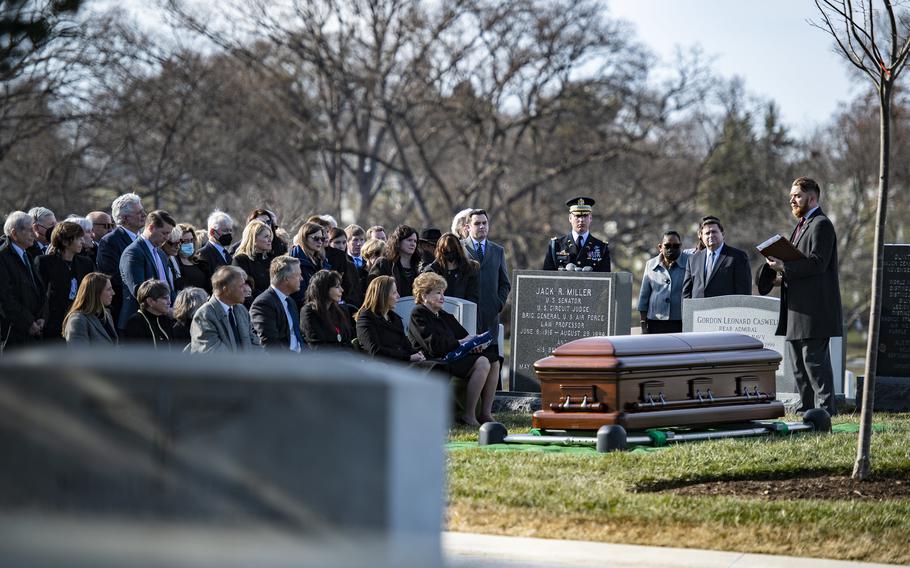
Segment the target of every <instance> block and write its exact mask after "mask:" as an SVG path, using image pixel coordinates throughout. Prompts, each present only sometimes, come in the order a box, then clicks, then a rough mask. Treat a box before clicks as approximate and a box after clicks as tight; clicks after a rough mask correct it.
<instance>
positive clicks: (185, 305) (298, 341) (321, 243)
mask: <svg viewBox="0 0 910 568" xmlns="http://www.w3.org/2000/svg"><path fill="white" fill-rule="evenodd" d="M238 221H239V220H237V219H235V218H233V217H231V216H230V215H229V214H227V213H226V212H223V211H219V210H215V211H214V212H212V213H211V214H210V215H209V216H208V219H207V221H206V226H205V227H201V228H197V227H196V226H194V225H192V224H190V223H184V222H178V220H176V219H174V217H173V216H171V215H170V214H169V213H168V212H167V211H163V210H155V211H151V212H146V211H145V209H144V207H143V204H142V200H141V198H140V196H138V195H136V194H134V193H127V194H124V195H121V196H119V197H117V199H115V200H114V201H113V203H112V204H111V209H110V213H108V212H107V211H93V212H91V213H88V214H87V215H85V216H78V215H71V216H69V217H67V218H66V219H63V220H58V218H57V216H56V215H55V213H54V212H53V211H51V210H50V209H48V208H45V207H34V208H32V209H31V210H29V211H28V212H24V211H14V212H12V213H10V214H9V215H8V216H7V217H6V221H5V223H4V227H3V236H2V237H0V239H2V241H0V349H2V350H3V351H6V352H9V351H11V350H15V349H18V348H23V347H28V346H35V345H39V344H49V343H53V342H65V343H66V344H67V345H68V346H71V347H75V348H78V347H80V346H85V345H105V346H111V347H115V346H118V345H122V344H128V343H132V344H143V345H147V346H150V347H152V348H155V349H159V350H182V351H186V352H191V353H218V352H237V351H247V350H262V351H263V352H272V353H274V352H279V351H284V352H291V353H305V352H308V351H312V350H322V349H343V350H350V352H351V353H360V354H362V356H364V357H369V356H375V357H381V358H385V359H390V360H397V361H401V362H403V363H407V364H410V365H413V366H415V367H418V368H424V369H428V370H429V369H432V370H435V371H442V372H445V373H447V374H449V375H454V376H456V377H461V378H462V379H463V381H464V383H465V394H464V395H463V397H464V398H463V400H462V401H460V404H459V408H461V409H462V410H461V411H460V415H459V416H457V418H456V420H457V421H458V422H461V423H465V424H470V425H478V424H479V423H481V422H485V421H490V420H492V416H491V409H492V403H493V397H494V395H495V391H496V388H497V387H498V385H499V376H500V367H501V358H500V356H499V348H498V346H497V345H496V343H495V341H492V342H490V341H488V342H485V343H482V344H480V345H478V346H477V347H475V348H473V349H471V350H469V351H468V352H467V353H461V352H459V351H465V349H461V350H459V347H461V346H463V345H464V344H466V343H467V342H468V341H471V340H472V339H473V338H475V334H473V333H469V332H468V331H467V330H466V329H465V328H464V327H462V325H461V324H460V323H459V322H458V320H456V319H455V317H453V316H452V315H450V314H449V313H447V312H446V311H445V310H443V304H444V302H445V297H446V296H452V297H457V298H463V299H465V300H469V301H471V302H474V303H476V304H478V326H477V330H476V331H477V332H478V333H480V332H484V331H490V330H495V328H498V325H499V312H500V311H501V310H502V307H503V305H504V304H505V301H506V298H507V297H508V293H509V282H508V273H507V272H506V269H505V263H504V262H503V261H502V258H501V257H502V255H501V250H502V249H501V247H499V246H498V245H496V244H495V243H492V242H488V241H487V239H486V233H487V229H488V218H487V213H486V212H485V211H483V210H479V209H466V210H464V211H461V212H460V213H458V215H456V216H455V219H454V220H453V224H452V227H451V232H447V233H444V234H443V233H442V231H440V230H438V229H424V230H422V231H420V232H418V231H417V230H416V229H414V228H412V227H410V226H408V225H399V226H397V227H395V228H394V229H393V230H391V231H389V232H388V233H387V232H386V229H385V228H383V227H382V226H378V225H375V226H370V227H369V228H366V229H365V228H363V227H361V226H359V225H356V224H351V225H348V226H347V227H344V228H340V227H338V226H337V223H336V221H335V219H333V218H332V217H331V216H330V215H313V216H311V217H310V218H308V219H307V220H306V221H305V222H304V223H302V224H301V225H300V227H299V228H297V230H296V231H294V232H288V231H287V230H285V229H284V228H282V227H281V226H280V225H279V219H278V216H277V215H276V213H275V212H273V211H270V210H268V209H264V208H259V209H255V210H253V211H251V212H250V213H249V214H248V215H247V216H246V218H245V219H244V223H240V222H238ZM492 247H496V248H497V250H498V251H499V258H498V259H494V256H495V255H491V254H489V253H490V251H491V249H492ZM485 252H487V253H488V256H490V257H491V258H490V259H488V261H487V262H484V253H485ZM481 265H484V266H485V268H484V272H489V273H490V275H491V276H490V277H487V278H485V279H484V278H482V274H481ZM487 265H489V267H487ZM484 281H486V282H487V284H486V285H483V282H484ZM490 283H492V284H490ZM403 296H413V299H414V302H415V304H416V305H415V307H414V309H413V311H412V312H411V316H410V321H409V322H408V325H407V327H406V326H405V322H404V321H403V320H402V318H401V317H400V316H399V315H398V314H397V313H396V311H395V307H396V304H397V302H398V299H399V298H400V297H403ZM406 329H407V331H406ZM473 331H474V330H472V332H473ZM494 337H495V331H494ZM454 352H459V353H458V354H457V357H452V354H453V353H454Z"/></svg>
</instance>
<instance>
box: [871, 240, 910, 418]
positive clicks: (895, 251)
mask: <svg viewBox="0 0 910 568" xmlns="http://www.w3.org/2000/svg"><path fill="white" fill-rule="evenodd" d="M874 407H875V409H876V410H891V411H906V410H910V245H907V244H886V245H885V265H884V270H883V272H882V310H881V319H880V327H879V338H878V363H877V367H876V380H875V404H874Z"/></svg>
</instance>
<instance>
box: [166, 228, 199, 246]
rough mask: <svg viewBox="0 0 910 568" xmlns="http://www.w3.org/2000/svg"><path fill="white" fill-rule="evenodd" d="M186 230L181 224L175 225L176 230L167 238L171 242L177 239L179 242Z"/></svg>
mask: <svg viewBox="0 0 910 568" xmlns="http://www.w3.org/2000/svg"><path fill="white" fill-rule="evenodd" d="M184 232H185V231H184V230H183V229H181V228H180V226H179V225H174V230H173V231H171V234H170V235H168V237H167V240H168V241H169V242H175V241H176V242H177V243H179V242H180V239H182V238H183V233H184ZM194 236H195V235H194Z"/></svg>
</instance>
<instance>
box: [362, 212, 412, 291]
mask: <svg viewBox="0 0 910 568" xmlns="http://www.w3.org/2000/svg"><path fill="white" fill-rule="evenodd" d="M416 252H417V231H416V230H415V229H414V228H413V227H408V226H407V225H398V226H397V227H396V228H395V230H394V231H392V235H391V236H390V237H389V240H388V242H386V245H385V254H384V255H383V256H382V257H381V258H380V259H379V260H377V261H376V264H374V265H373V267H372V268H370V279H371V280H372V279H373V278H376V277H377V276H380V275H385V276H391V277H392V278H394V279H395V285H396V286H397V287H398V293H399V294H402V295H404V296H411V295H413V291H412V289H411V288H412V287H413V285H414V278H416V277H417V274H418V269H419V266H418V264H419V262H420V255H418V254H415V253H416Z"/></svg>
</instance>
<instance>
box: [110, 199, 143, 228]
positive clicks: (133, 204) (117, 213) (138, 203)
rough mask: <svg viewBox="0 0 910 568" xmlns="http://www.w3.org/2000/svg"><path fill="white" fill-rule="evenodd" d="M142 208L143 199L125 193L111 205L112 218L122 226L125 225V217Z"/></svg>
mask: <svg viewBox="0 0 910 568" xmlns="http://www.w3.org/2000/svg"><path fill="white" fill-rule="evenodd" d="M141 208H142V198H141V197H139V196H138V195H136V194H135V193H124V194H123V195H121V196H120V197H118V198H117V199H115V200H114V202H113V203H111V217H113V218H114V222H115V223H117V224H118V225H120V224H121V223H123V217H124V215H129V214H130V213H132V212H134V211H136V210H137V209H141Z"/></svg>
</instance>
